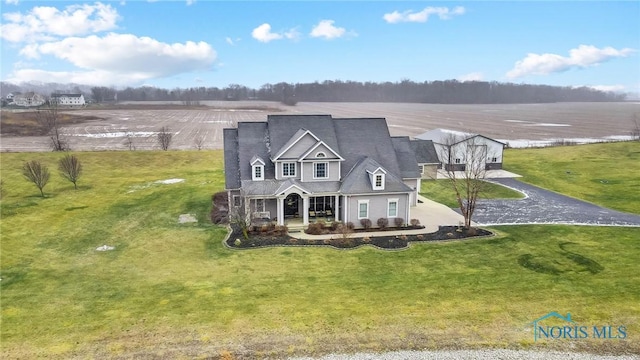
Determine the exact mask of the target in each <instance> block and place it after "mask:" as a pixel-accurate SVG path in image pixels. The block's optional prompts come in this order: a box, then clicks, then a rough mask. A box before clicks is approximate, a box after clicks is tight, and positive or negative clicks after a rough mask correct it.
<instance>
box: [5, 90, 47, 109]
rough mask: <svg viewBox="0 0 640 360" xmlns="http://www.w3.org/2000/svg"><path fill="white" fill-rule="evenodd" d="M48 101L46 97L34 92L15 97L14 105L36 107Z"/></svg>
mask: <svg viewBox="0 0 640 360" xmlns="http://www.w3.org/2000/svg"><path fill="white" fill-rule="evenodd" d="M45 102H47V101H46V99H45V98H44V96H42V95H40V94H37V93H35V92H33V91H30V92H26V93H24V94H15V95H13V103H12V104H13V105H15V106H22V107H35V106H40V105H43V104H44V103H45Z"/></svg>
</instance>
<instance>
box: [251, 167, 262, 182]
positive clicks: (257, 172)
mask: <svg viewBox="0 0 640 360" xmlns="http://www.w3.org/2000/svg"><path fill="white" fill-rule="evenodd" d="M253 180H264V166H263V165H253Z"/></svg>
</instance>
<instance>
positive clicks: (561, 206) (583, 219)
mask: <svg viewBox="0 0 640 360" xmlns="http://www.w3.org/2000/svg"><path fill="white" fill-rule="evenodd" d="M491 182H494V183H497V184H501V185H503V186H506V187H509V188H512V189H514V190H517V191H520V192H522V193H524V194H525V195H526V198H525V199H522V200H479V201H478V203H477V207H476V210H475V212H474V214H473V220H474V221H475V222H476V223H478V224H480V225H509V224H573V225H613V226H640V216H639V215H634V214H629V213H624V212H621V211H615V210H610V209H607V208H603V207H601V206H598V205H594V204H591V203H588V202H585V201H582V200H578V199H574V198H572V197H568V196H565V195H561V194H558V193H555V192H552V191H548V190H544V189H541V188H539V187H536V186H533V185H529V184H525V183H523V182H520V181H518V180H516V179H511V178H494V179H491Z"/></svg>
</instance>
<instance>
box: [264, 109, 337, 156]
mask: <svg viewBox="0 0 640 360" xmlns="http://www.w3.org/2000/svg"><path fill="white" fill-rule="evenodd" d="M267 123H268V124H269V142H270V148H271V150H272V151H273V153H272V155H273V156H275V155H276V152H277V151H279V150H281V149H282V148H283V147H284V146H285V145H286V144H287V143H288V142H289V141H290V140H291V138H292V137H293V136H294V135H295V134H296V133H297V132H298V131H299V130H300V129H307V130H309V131H311V132H312V133H313V135H315V136H317V137H318V138H319V139H320V140H322V141H324V143H325V144H327V146H329V147H330V148H332V149H333V150H334V151H336V152H337V153H338V154H341V150H340V148H339V146H338V139H337V137H336V131H335V129H334V126H333V119H332V118H331V115H269V116H268V117H267Z"/></svg>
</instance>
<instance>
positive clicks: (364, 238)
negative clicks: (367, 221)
mask: <svg viewBox="0 0 640 360" xmlns="http://www.w3.org/2000/svg"><path fill="white" fill-rule="evenodd" d="M362 242H363V243H365V244H368V243H370V242H371V238H369V237H368V236H365V237H363V238H362Z"/></svg>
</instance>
